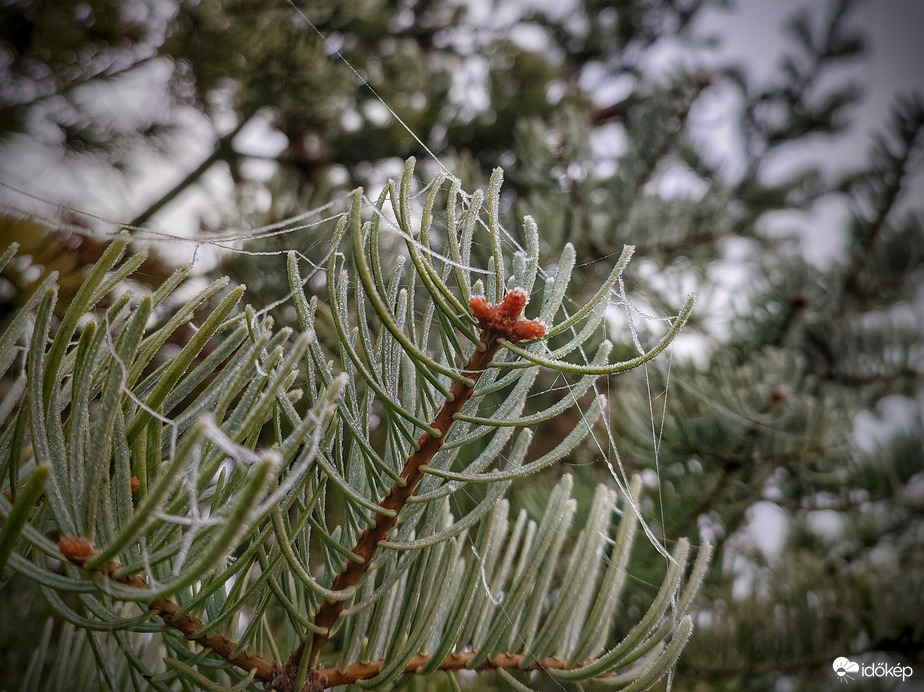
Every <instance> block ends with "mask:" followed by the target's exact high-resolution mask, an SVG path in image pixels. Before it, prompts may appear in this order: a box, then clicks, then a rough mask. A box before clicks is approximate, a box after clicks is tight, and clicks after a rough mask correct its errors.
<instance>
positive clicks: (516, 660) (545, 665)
mask: <svg viewBox="0 0 924 692" xmlns="http://www.w3.org/2000/svg"><path fill="white" fill-rule="evenodd" d="M474 658H475V652H474V651H466V652H464V653H461V654H450V655H449V656H447V657H446V658H445V659H443V661H442V662H441V663H440V664H439V666H437V667H436V670H442V671H454V670H482V671H486V670H507V669H515V670H524V671H530V670H564V669H565V666H566V665H567V661H564V660H562V659H560V658H552V657H549V658H544V659H542V660H541V661H535V660H533V661H531V662H529V663H524V662H525V661H528V660H529V658H530V657H529V655H528V654H513V655H510V654H498V655H497V656H495V657H494V658H492V659H489V660H487V661H485V662H484V663H482V664H480V665H478V666H476V667H475V668H469V663H471V662H472V661H473V660H474ZM430 662H431V657H430V656H428V655H426V654H420V655H418V656H415V657H414V658H412V659H411V661H410V663H408V664H407V666H405V668H404V672H405V673H407V674H409V675H411V674H413V673H416V672H418V671H419V670H420V669H422V668H424V667H425V666H426V665H427V664H428V663H430ZM384 665H385V661H370V662H369V663H355V664H353V665H351V666H349V667H348V668H347V669H346V670H340V669H338V668H323V669H321V670H318V671H317V676H318V678H319V681H320V683H321V684H322V685H323V686H324V687H325V688H327V687H336V686H337V685H349V684H352V683H355V682H359V681H360V680H368V679H370V678H373V677H375V676H376V675H378V673H379V671H381V670H382V667H383V666H384ZM603 679H605V678H603Z"/></svg>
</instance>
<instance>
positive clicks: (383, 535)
mask: <svg viewBox="0 0 924 692" xmlns="http://www.w3.org/2000/svg"><path fill="white" fill-rule="evenodd" d="M525 304H526V295H525V294H524V293H523V292H522V291H520V290H514V291H511V292H510V293H508V294H507V296H506V297H505V298H504V300H503V302H502V303H500V304H499V305H497V306H490V305H488V304H487V303H486V302H485V300H484V299H483V298H480V297H474V298H472V299H471V308H472V310H473V312H474V314H475V316H476V318H477V319H478V321H479V323H480V325H481V334H480V341H479V343H478V345H477V348H476V349H475V352H474V353H473V354H472V355H471V357H470V358H469V360H468V362H467V363H466V364H465V367H464V368H463V369H462V371H463V373H465V374H466V375H467V377H468V378H469V379H468V381H462V380H457V381H456V382H454V383H453V387H452V390H451V391H450V394H449V396H448V397H447V399H446V401H445V402H444V403H443V406H442V408H441V409H440V411H439V413H437V415H436V417H435V418H434V419H433V422H432V424H431V427H432V429H434V430H436V431H439V435H438V436H437V435H433V434H431V433H430V432H424V433H423V434H422V435H421V436H420V439H419V440H418V443H417V449H416V450H415V451H414V452H413V453H412V454H411V455H410V456H409V457H408V459H407V462H406V463H405V465H404V469H403V470H402V471H401V475H400V480H399V481H397V482H396V483H395V484H394V485H393V486H392V487H391V489H390V490H389V492H388V495H387V496H386V497H385V499H384V500H383V501H382V503H381V507H382V509H383V510H386V511H384V512H380V513H378V514H377V515H376V517H375V519H374V524H373V526H371V527H370V528H368V529H366V530H365V531H364V532H363V534H362V535H361V536H360V538H359V540H358V541H357V543H356V546H355V547H354V548H353V550H352V552H353V553H354V554H356V555H358V556H360V557H361V558H362V561H361V562H358V561H355V560H351V561H349V562H348V563H347V566H346V568H345V569H344V570H343V571H342V572H340V574H338V575H337V577H336V578H335V579H334V582H333V585H332V586H331V589H332V590H333V591H343V590H345V589H349V588H353V587H355V586H356V585H357V584H358V583H359V580H360V579H362V577H363V575H365V573H366V572H367V571H368V570H369V566H370V565H371V564H372V558H373V556H374V555H375V551H376V550H377V549H378V546H379V542H380V541H383V540H386V539H387V538H388V536H389V534H390V532H391V530H392V529H393V528H394V526H395V524H396V523H397V521H398V515H399V514H400V513H401V510H402V509H403V508H404V506H405V505H406V504H407V502H408V500H409V499H410V497H411V495H412V494H413V492H414V489H415V488H416V487H417V485H418V484H419V483H420V481H421V480H422V479H423V477H424V472H423V470H422V469H423V467H424V466H426V465H427V464H429V463H430V462H431V461H432V460H433V457H434V456H436V453H437V452H438V451H439V450H440V448H441V447H442V446H443V442H444V441H445V439H446V435H447V434H448V433H449V430H450V428H452V424H453V423H454V422H455V416H456V414H458V413H460V412H461V411H462V407H463V406H464V405H465V403H466V402H467V401H468V400H469V399H470V398H471V396H472V393H473V392H474V391H475V385H476V384H477V382H478V380H479V378H480V377H481V375H482V374H483V373H484V371H485V370H486V369H487V368H488V366H489V365H490V364H491V361H492V360H493V358H494V356H495V354H496V353H497V351H498V349H499V348H500V346H501V341H500V340H501V339H506V340H508V341H511V342H516V341H520V340H522V339H527V338H533V337H541V336H542V335H543V334H544V333H545V328H544V327H543V326H542V325H541V324H539V323H538V322H535V321H532V320H523V319H521V314H522V311H523V307H524V306H525ZM345 607H346V603H345V602H344V601H342V600H337V601H326V602H325V603H324V605H322V606H321V608H320V610H318V612H317V614H316V615H315V620H314V624H315V625H317V626H318V627H319V628H321V629H323V630H324V633H323V634H318V635H316V636H315V637H314V640H313V642H312V646H311V651H310V654H309V659H308V663H309V665H311V666H314V665H315V662H316V661H317V657H318V654H319V653H320V651H321V648H322V647H323V646H324V644H325V643H326V642H327V640H328V638H329V637H330V632H331V628H332V627H333V626H334V624H335V623H336V622H337V620H338V618H339V617H340V614H341V613H342V612H343V609H344V608H345ZM304 649H305V647H304V644H302V645H300V646H299V647H297V648H296V649H295V650H294V651H293V652H292V654H291V655H290V656H289V660H288V661H287V662H286V664H285V670H286V673H287V675H288V676H289V678H290V680H294V678H295V675H296V674H297V671H298V667H299V664H300V662H301V659H302V656H303V654H304Z"/></svg>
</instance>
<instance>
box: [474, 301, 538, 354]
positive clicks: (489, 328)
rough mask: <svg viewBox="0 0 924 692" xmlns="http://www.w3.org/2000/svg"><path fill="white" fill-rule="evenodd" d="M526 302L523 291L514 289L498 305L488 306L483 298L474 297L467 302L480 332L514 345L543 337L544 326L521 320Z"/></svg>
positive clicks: (536, 321)
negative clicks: (479, 326)
mask: <svg viewBox="0 0 924 692" xmlns="http://www.w3.org/2000/svg"><path fill="white" fill-rule="evenodd" d="M528 300H529V299H528V297H527V295H526V292H525V291H523V289H521V288H515V289H513V290H512V291H510V293H508V294H507V295H506V296H505V297H504V300H503V301H502V302H501V303H500V304H499V305H489V304H488V301H486V300H485V299H484V297H482V296H475V297H473V298H472V299H471V301H469V306H470V307H471V308H472V314H474V315H475V319H477V320H478V324H480V325H481V328H482V330H484V331H485V332H488V333H489V334H490V335H491V336H493V337H494V338H499V337H502V338H504V339H507V341H510V342H513V343H515V342H517V341H523V340H525V339H538V338H539V337H541V336H544V335H545V325H543V324H542V323H541V322H540V321H539V320H525V319H523V308H524V307H525V306H526V303H527V302H528Z"/></svg>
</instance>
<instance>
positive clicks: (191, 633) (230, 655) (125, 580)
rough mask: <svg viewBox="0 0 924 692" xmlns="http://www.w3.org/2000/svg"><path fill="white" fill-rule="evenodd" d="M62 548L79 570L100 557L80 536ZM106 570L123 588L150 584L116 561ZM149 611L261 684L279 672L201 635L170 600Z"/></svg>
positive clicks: (229, 644) (64, 540)
mask: <svg viewBox="0 0 924 692" xmlns="http://www.w3.org/2000/svg"><path fill="white" fill-rule="evenodd" d="M58 548H59V550H60V551H61V555H62V556H63V557H64V558H65V559H66V560H67V561H68V562H70V563H71V564H73V565H76V566H77V567H83V566H84V565H86V563H87V561H88V560H89V559H90V558H91V557H93V556H94V555H95V553H96V549H95V548H94V547H93V546H92V545H91V544H90V543H89V542H88V541H87V540H86V539H85V538H80V537H79V536H63V537H62V538H61V539H60V540H59V541H58ZM102 568H103V569H102V571H103V572H104V573H105V574H106V575H108V576H109V578H110V579H113V580H114V581H117V582H119V583H120V584H124V585H126V586H132V587H134V588H136V589H143V588H145V587H147V585H148V582H147V580H146V579H145V578H144V576H142V575H140V574H133V575H122V574H120V572H121V571H122V565H121V564H119V563H118V562H117V561H115V560H110V561H109V562H107V563H105V564H104V565H103V566H102ZM147 608H148V610H149V611H151V612H153V613H156V614H157V615H159V616H160V617H161V619H162V620H163V621H164V624H165V625H167V627H170V628H172V629H175V630H177V631H178V632H180V634H182V635H183V636H184V637H186V639H188V640H189V641H191V642H195V643H196V644H198V645H199V646H202V647H204V648H206V649H210V650H211V651H212V652H214V653H215V654H216V655H218V656H220V657H221V658H223V659H224V660H226V661H227V662H228V663H230V664H232V665H235V666H237V667H238V668H241V669H243V670H246V671H251V670H253V671H256V672H255V674H254V677H255V678H256V679H257V680H261V681H264V682H268V681H269V680H271V679H272V677H273V672H274V670H275V665H274V664H273V663H270V662H269V661H267V660H266V659H264V658H261V657H260V656H253V655H250V654H248V653H247V652H246V651H242V650H240V647H239V646H238V644H237V643H236V642H233V641H231V640H230V639H227V638H226V637H223V636H221V635H220V634H202V635H200V634H198V632H201V631H202V629H203V628H204V627H205V623H203V622H202V621H201V620H200V619H199V618H196V617H193V616H192V615H190V614H189V613H185V612H181V608H180V606H179V604H178V603H175V602H174V601H171V600H170V599H169V598H155V599H154V600H152V601H150V602H149V603H147Z"/></svg>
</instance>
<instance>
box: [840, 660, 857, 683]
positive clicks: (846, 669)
mask: <svg viewBox="0 0 924 692" xmlns="http://www.w3.org/2000/svg"><path fill="white" fill-rule="evenodd" d="M859 671H860V664H859V663H854V662H853V661H851V660H849V659H846V658H844V657H843V656H840V657H839V658H835V659H834V672H835V673H837V679H838V682H847V681H848V680H853V677H852V676H851V675H850V673H858V672H859Z"/></svg>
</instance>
